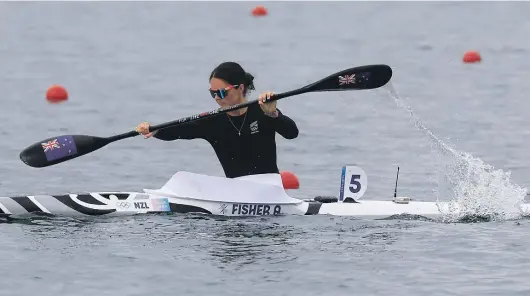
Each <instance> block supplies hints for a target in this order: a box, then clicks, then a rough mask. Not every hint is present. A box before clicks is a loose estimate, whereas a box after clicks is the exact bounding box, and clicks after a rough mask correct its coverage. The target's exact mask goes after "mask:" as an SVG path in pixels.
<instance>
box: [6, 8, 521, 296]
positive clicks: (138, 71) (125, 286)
mask: <svg viewBox="0 0 530 296" xmlns="http://www.w3.org/2000/svg"><path fill="white" fill-rule="evenodd" d="M255 5H257V3H251V2H247V3H246V2H224V3H221V2H219V3H217V2H186V3H184V2H84V3H74V2H49V3H38V2H35V3H29V2H20V3H14V2H2V3H0V37H1V41H2V42H0V68H1V69H2V71H0V75H1V79H0V87H1V89H2V97H1V98H0V102H1V103H2V105H1V109H0V120H1V122H3V123H4V127H3V128H2V129H0V134H1V135H2V136H3V141H2V143H0V145H1V148H2V155H1V156H0V165H1V167H2V170H0V185H1V188H2V190H1V191H0V195H4V196H9V195H12V194H42V193H48V194H53V193H67V192H77V191H107V190H141V189H143V188H153V187H158V186H161V185H162V184H163V183H164V182H165V181H166V180H167V179H168V178H169V177H170V176H171V175H172V174H173V173H174V172H176V171H178V170H187V171H193V172H197V173H205V174H211V175H222V169H221V167H220V166H219V164H218V162H217V159H216V157H215V155H214V153H213V151H212V149H211V148H210V147H209V146H208V144H207V143H206V142H204V141H200V140H197V141H181V142H162V141H156V140H144V139H142V138H141V137H138V138H134V139H128V140H124V141H120V142H117V143H113V144H111V145H109V146H108V147H105V148H104V149H101V150H99V151H97V152H94V153H92V154H89V155H86V156H84V157H81V158H79V159H76V160H73V161H70V162H67V163H63V164H61V165H58V166H54V167H49V168H45V169H33V168H29V167H27V166H25V165H24V164H23V163H22V162H21V161H20V160H19V158H18V154H19V153H20V151H21V150H22V149H23V148H24V147H26V146H28V145H30V144H33V143H35V142H37V141H39V140H41V139H45V138H47V137H52V136H54V135H58V134H65V133H73V134H89V135H97V136H109V135H114V134H118V133H122V132H125V131H128V130H131V129H133V128H134V127H135V126H136V124H138V123H139V122H141V121H144V120H147V121H150V122H152V123H154V124H157V123H161V122H165V121H169V120H174V119H176V118H180V117H184V116H189V115H192V114H195V113H199V112H202V111H210V110H212V109H214V108H216V105H215V102H213V101H212V99H211V98H209V96H208V93H207V88H208V75H209V74H210V71H211V70H212V69H213V68H214V67H215V66H216V65H217V64H219V63H220V62H222V61H226V60H235V61H238V62H240V63H241V64H242V65H243V66H244V67H245V68H246V69H247V70H248V71H249V72H251V73H253V74H254V76H255V77H256V80H255V82H256V88H257V93H259V92H263V91H268V90H273V91H277V92H281V91H288V90H291V89H294V88H298V87H300V86H303V85H305V84H308V83H311V82H314V81H316V80H318V79H321V78H323V77H324V76H327V75H329V74H331V73H334V72H337V71H339V70H342V69H345V68H349V67H353V66H359V65H364V64H373V63H384V64H388V65H390V66H392V68H393V69H394V77H393V80H392V85H393V86H394V87H395V89H396V90H397V92H398V93H399V95H400V97H401V98H403V99H404V103H405V105H406V106H410V107H411V108H412V110H413V111H414V114H415V116H417V118H419V119H421V123H422V124H424V125H425V126H426V127H428V128H429V130H430V131H431V132H432V133H433V134H435V135H436V136H437V137H439V138H440V139H441V140H442V141H443V142H444V143H445V144H447V145H450V146H451V147H454V149H456V150H457V151H460V152H466V153H471V154H472V156H473V157H474V158H471V157H470V158H469V159H471V160H473V163H474V165H470V166H469V168H471V169H472V170H475V171H480V169H481V165H479V164H480V161H483V162H484V163H485V164H488V165H492V166H494V167H495V168H496V169H502V170H503V172H511V175H510V178H509V182H507V183H506V184H508V185H505V186H507V187H509V188H512V187H514V186H515V187H517V186H521V187H523V188H524V187H529V185H530V178H529V176H530V154H529V153H528V151H529V149H528V148H529V144H528V143H529V142H530V129H528V126H529V125H530V117H529V116H528V111H527V110H529V107H530V106H529V103H528V99H527V94H528V93H530V84H529V83H527V79H528V77H530V70H529V69H530V60H529V59H528V58H527V56H528V54H529V51H530V43H529V42H528V36H529V35H530V19H528V17H527V16H528V13H529V12H530V4H528V3H524V2H506V3H505V2H488V3H475V2H469V3H464V2H411V3H393V2H335V3H328V2H304V3H302V2H282V3H280V2H270V3H264V5H265V6H266V7H267V8H268V9H269V15H268V16H266V17H264V18H254V17H252V16H251V14H250V11H251V9H252V8H253V7H254V6H255ZM471 49H476V50H479V51H480V52H481V54H482V56H483V62H482V63H480V64H473V65H470V64H463V63H462V61H461V58H462V55H463V53H464V52H465V51H467V50H471ZM54 83H59V84H62V85H64V86H66V87H67V89H68V91H69V93H70V100H69V101H68V102H66V103H64V104H60V105H50V104H48V103H47V102H46V100H45V99H44V93H45V91H46V89H47V87H49V86H50V85H51V84H54ZM257 93H253V94H252V96H253V97H255V96H256V95H257ZM278 106H279V108H280V109H281V110H282V111H283V112H284V113H286V114H288V115H289V116H291V117H292V118H293V119H294V120H295V121H296V123H297V124H298V127H299V129H300V136H299V137H298V138H297V139H295V140H285V139H283V138H281V137H278V140H277V141H278V154H279V156H278V157H279V160H278V161H279V165H280V168H281V169H282V170H290V171H293V172H295V173H296V174H297V175H298V177H299V178H300V181H301V188H300V190H298V192H296V193H293V194H294V195H296V196H299V197H304V198H306V197H312V196H315V195H337V194H338V189H339V185H340V180H339V177H340V167H341V166H342V165H343V164H357V165H359V166H361V167H362V168H363V169H364V170H365V171H366V172H367V174H368V176H369V177H368V179H369V189H368V191H367V192H366V195H365V197H364V198H365V199H386V198H390V197H391V195H392V194H393V190H394V178H395V171H396V169H397V166H400V185H399V192H400V194H402V195H408V196H412V197H414V198H417V199H423V200H429V201H434V200H436V198H437V195H438V194H439V193H440V192H450V190H449V191H447V188H445V187H446V186H447V184H445V183H439V181H440V180H441V179H443V175H444V174H448V171H447V170H446V167H447V166H448V165H450V164H451V163H452V161H451V159H450V157H449V158H448V157H447V156H443V155H442V154H441V153H440V152H443V151H440V149H438V148H437V147H439V145H433V143H434V142H433V141H432V139H431V138H430V137H429V136H428V135H427V134H426V132H425V131H423V130H421V129H417V128H416V127H415V126H414V122H415V121H414V120H411V118H410V116H409V112H407V111H406V110H404V109H403V108H401V107H399V106H397V105H396V102H395V101H394V100H393V99H392V98H391V97H390V96H389V95H388V94H387V92H385V91H384V90H377V91H367V92H360V91H359V92H348V93H320V94H316V93H315V94H305V95H301V96H298V97H292V98H288V99H284V100H282V101H280V102H279V103H278ZM477 163H478V164H477ZM440 176H442V177H440ZM484 178H486V177H484ZM477 186H480V182H479V185H477ZM510 186H512V187H510ZM449 189H450V188H449ZM507 192H508V193H510V192H513V190H507ZM440 195H441V196H440V198H442V199H444V198H447V196H445V195H442V194H440ZM508 195H509V194H508ZM483 197H484V196H482V195H481V196H477V199H478V200H480V199H481V198H483ZM488 198H489V200H486V201H492V200H493V199H495V198H496V197H495V196H493V197H491V196H490V197H488ZM498 198H506V199H508V200H510V201H513V200H515V199H517V198H520V197H517V196H511V195H510V196H508V197H506V196H503V197H498ZM0 227H1V231H0V242H1V243H2V248H1V249H0V262H2V264H0V274H2V276H1V277H0V281H1V284H2V289H0V295H9V296H13V295H33V294H38V295H42V296H45V295H95V294H98V295H146V294H150V295H210V294H215V295H249V294H253V295H271V294H274V295H290V296H291V295H304V296H305V295H352V294H356V295H389V294H393V295H409V296H410V295H444V296H446V295H529V293H530V282H529V281H528V279H529V278H530V271H529V270H530V259H528V256H527V254H528V248H527V246H528V245H529V244H530V225H529V222H528V220H526V219H516V220H510V221H490V222H484V223H462V222H459V223H439V222H436V221H424V220H421V219H419V220H417V219H409V218H407V217H398V218H395V219H388V220H375V221H374V220H360V219H353V218H342V217H278V218H267V219H259V218H251V219H221V218H204V217H196V216H176V215H175V216H172V215H170V216H167V215H160V216H148V217H134V218H128V219H114V218H98V219H92V218H87V219H84V220H75V219H65V218H60V219H59V218H54V219H47V218H40V219H34V220H32V221H26V220H23V221H17V222H16V223H2V224H0Z"/></svg>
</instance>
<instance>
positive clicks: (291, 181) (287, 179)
mask: <svg viewBox="0 0 530 296" xmlns="http://www.w3.org/2000/svg"><path fill="white" fill-rule="evenodd" d="M280 176H281V177H282V183H283V188H284V189H298V188H300V181H298V177H297V176H296V175H295V174H293V173H291V172H289V171H282V172H280Z"/></svg>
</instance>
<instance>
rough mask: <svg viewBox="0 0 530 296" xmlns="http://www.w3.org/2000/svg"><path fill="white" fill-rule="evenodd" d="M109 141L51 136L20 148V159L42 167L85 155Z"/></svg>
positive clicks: (81, 137)
mask: <svg viewBox="0 0 530 296" xmlns="http://www.w3.org/2000/svg"><path fill="white" fill-rule="evenodd" d="M110 142H111V141H109V140H108V139H107V138H99V137H92V136H85V135H64V136H59V137H53V138H49V139H46V140H44V141H41V142H38V143H35V144H33V145H31V146H29V147H28V148H26V149H24V150H22V152H20V159H21V160H22V161H23V162H24V163H25V164H27V165H29V166H31V167H35V168H42V167H47V166H51V165H54V164H58V163H61V162H63V161H67V160H69V159H72V158H76V157H79V156H82V155H85V154H87V153H90V152H92V151H94V150H97V149H99V148H101V147H103V146H105V145H107V144H108V143H110Z"/></svg>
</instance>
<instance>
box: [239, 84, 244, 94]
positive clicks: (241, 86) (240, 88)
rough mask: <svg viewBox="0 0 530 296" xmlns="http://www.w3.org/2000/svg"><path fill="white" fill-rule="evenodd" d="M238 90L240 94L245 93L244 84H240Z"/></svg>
mask: <svg viewBox="0 0 530 296" xmlns="http://www.w3.org/2000/svg"><path fill="white" fill-rule="evenodd" d="M239 90H240V91H241V94H244V93H245V85H244V84H240V85H239Z"/></svg>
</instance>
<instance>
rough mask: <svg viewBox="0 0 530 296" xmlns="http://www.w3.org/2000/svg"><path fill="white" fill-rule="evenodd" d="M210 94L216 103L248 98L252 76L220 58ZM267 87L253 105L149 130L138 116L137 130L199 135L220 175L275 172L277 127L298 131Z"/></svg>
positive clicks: (168, 137)
mask: <svg viewBox="0 0 530 296" xmlns="http://www.w3.org/2000/svg"><path fill="white" fill-rule="evenodd" d="M209 80H210V90H209V91H210V94H211V96H212V98H214V99H215V101H216V102H217V104H219V106H220V107H221V108H224V107H227V106H231V105H235V104H241V103H244V102H247V95H248V94H249V93H250V91H251V90H254V89H255V88H254V77H253V76H252V75H251V74H249V73H247V72H246V71H245V70H244V69H243V68H242V67H241V66H240V65H239V64H237V63H235V62H225V63H222V64H220V65H219V66H217V67H216V68H215V69H214V70H213V71H212V73H211V74H210V79H209ZM272 94H273V93H272V92H266V93H263V94H261V95H260V96H259V98H258V99H259V104H258V105H250V106H248V107H245V108H241V109H238V110H234V111H231V112H227V113H225V114H220V115H217V116H213V117H210V118H205V119H201V120H197V121H194V122H189V123H185V124H181V125H178V126H175V127H169V128H165V129H162V130H157V131H155V132H152V133H150V132H149V126H150V125H149V123H148V122H143V123H140V124H139V125H138V126H137V127H136V131H137V132H138V133H140V134H142V135H144V136H145V137H146V138H150V137H154V138H157V139H160V140H164V141H173V140H177V139H186V140H191V139H204V140H206V141H208V142H209V143H210V145H211V146H212V147H213V149H214V151H215V153H216V155H217V158H218V159H219V162H220V163H221V166H222V167H223V170H224V173H225V176H226V177H228V178H235V177H240V176H245V175H254V174H264V173H279V170H278V166H277V163H276V139H275V136H276V133H278V134H280V135H281V136H283V137H284V138H286V139H294V138H296V137H297V136H298V127H297V126H296V123H295V122H294V121H293V120H292V119H291V118H289V117H288V116H286V115H284V114H283V113H282V112H281V111H280V110H279V109H277V108H276V103H277V101H272V102H270V101H269V102H267V100H268V98H269V97H270V96H271V95H272Z"/></svg>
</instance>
